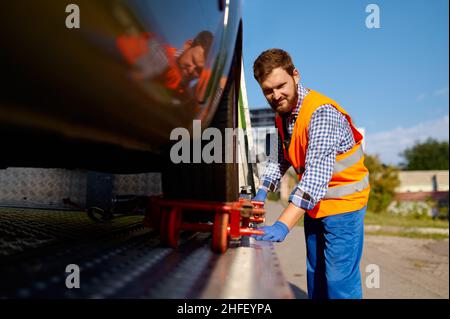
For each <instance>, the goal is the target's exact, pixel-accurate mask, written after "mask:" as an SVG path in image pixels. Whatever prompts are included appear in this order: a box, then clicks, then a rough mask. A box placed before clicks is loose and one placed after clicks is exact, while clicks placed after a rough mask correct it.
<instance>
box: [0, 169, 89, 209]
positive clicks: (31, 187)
mask: <svg viewBox="0 0 450 319" xmlns="http://www.w3.org/2000/svg"><path fill="white" fill-rule="evenodd" d="M63 198H70V200H71V201H72V202H74V203H77V204H79V205H81V206H84V204H85V201H86V172H85V171H82V170H67V169H56V168H48V169H47V168H20V167H19V168H16V167H14V168H7V169H2V170H0V205H5V206H21V207H51V208H70V206H67V205H65V204H64V203H63ZM72 208H73V207H72Z"/></svg>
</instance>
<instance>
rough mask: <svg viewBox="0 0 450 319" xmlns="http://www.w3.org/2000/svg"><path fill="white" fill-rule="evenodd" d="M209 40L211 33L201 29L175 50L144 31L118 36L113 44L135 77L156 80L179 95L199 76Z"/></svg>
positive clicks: (152, 34)
mask: <svg viewBox="0 0 450 319" xmlns="http://www.w3.org/2000/svg"><path fill="white" fill-rule="evenodd" d="M212 41H213V35H212V33H211V32H209V31H202V32H199V33H198V34H197V35H196V36H195V38H194V39H189V40H187V41H185V42H184V45H183V48H182V49H176V48H174V47H171V46H169V45H167V44H160V42H159V40H158V38H157V36H156V34H154V33H149V32H143V33H141V34H139V35H121V36H119V37H118V38H117V40H116V44H117V47H118V49H119V51H120V53H121V54H122V56H123V57H124V59H125V60H126V62H127V63H128V64H129V65H132V66H134V67H135V70H134V73H133V78H134V79H136V80H156V81H158V82H160V83H161V84H162V85H163V86H164V87H166V88H167V89H169V90H172V91H176V92H177V93H180V94H182V93H184V92H185V91H186V88H187V87H188V86H189V85H190V84H191V82H192V81H195V80H197V79H199V78H200V75H201V74H202V71H203V68H204V66H205V61H206V58H207V56H208V53H209V50H210V48H211V44H212ZM206 73H207V74H208V75H209V73H210V72H206ZM203 76H207V75H206V74H203ZM199 81H200V82H204V81H202V79H200V80H199Z"/></svg>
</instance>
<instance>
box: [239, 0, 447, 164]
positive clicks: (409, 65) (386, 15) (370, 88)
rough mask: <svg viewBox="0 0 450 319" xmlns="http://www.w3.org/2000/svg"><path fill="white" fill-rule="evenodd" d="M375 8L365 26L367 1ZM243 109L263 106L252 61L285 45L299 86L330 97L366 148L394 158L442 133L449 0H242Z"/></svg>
mask: <svg viewBox="0 0 450 319" xmlns="http://www.w3.org/2000/svg"><path fill="white" fill-rule="evenodd" d="M371 3H376V4H377V5H378V6H379V8H380V22H381V23H380V24H381V27H380V28H379V29H368V28H367V27H366V24H365V21H366V17H367V16H368V15H369V13H366V6H367V5H368V4H371ZM242 9H243V17H244V69H245V76H246V86H247V95H248V102H249V105H250V108H260V107H268V104H267V101H266V100H265V98H264V96H263V95H262V93H261V91H260V88H259V86H258V83H257V82H256V81H255V80H254V78H253V73H252V66H253V61H254V60H255V59H256V57H257V56H258V55H259V54H260V53H261V52H262V51H264V50H265V49H268V48H272V47H279V48H282V49H284V50H286V51H288V52H289V53H290V54H291V56H292V58H293V60H294V63H295V65H296V66H297V68H298V69H299V71H300V74H301V76H302V83H303V84H304V85H305V86H306V87H310V88H312V89H315V90H317V91H319V92H321V93H324V94H325V95H328V96H329V97H331V98H333V99H335V100H337V101H338V102H339V103H340V105H341V106H342V107H344V108H345V109H346V110H347V111H348V112H349V113H350V115H351V116H352V118H353V120H354V121H355V122H356V125H357V126H358V127H363V128H364V129H365V132H366V136H367V139H366V149H367V152H368V153H371V154H378V155H379V156H380V158H381V159H382V160H383V161H384V162H385V163H392V164H396V163H398V162H399V161H400V160H401V158H400V157H399V156H398V154H399V152H400V151H401V150H403V149H405V148H406V147H409V146H411V145H412V144H414V142H415V141H421V140H424V139H425V138H427V137H434V138H436V139H439V140H448V113H449V112H448V110H449V80H448V79H449V73H448V69H449V65H448V64H449V42H448V36H449V35H448V25H449V20H448V10H449V8H448V0H408V1H406V0H383V1H376V2H371V1H370V0H368V1H362V0H339V1H336V0H333V1H332V0H315V1H302V0H285V1H281V0H279V1H275V0H243V4H242Z"/></svg>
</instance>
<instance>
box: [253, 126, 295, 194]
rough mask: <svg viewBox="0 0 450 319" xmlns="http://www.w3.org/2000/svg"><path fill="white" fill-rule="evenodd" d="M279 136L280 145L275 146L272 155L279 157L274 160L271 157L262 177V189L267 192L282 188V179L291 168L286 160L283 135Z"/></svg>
mask: <svg viewBox="0 0 450 319" xmlns="http://www.w3.org/2000/svg"><path fill="white" fill-rule="evenodd" d="M277 132H278V131H277ZM277 135H278V143H277V145H274V149H273V151H272V153H271V154H273V155H276V156H278V158H274V157H273V156H271V157H270V158H269V160H268V162H267V164H266V167H265V170H264V174H263V176H262V177H261V181H262V183H261V186H260V188H262V189H264V190H265V191H266V192H269V191H270V192H275V191H277V190H278V188H279V186H280V180H281V177H283V175H284V173H286V171H287V170H288V169H289V167H291V163H289V161H288V160H286V159H285V158H284V153H283V144H282V141H281V135H280V134H277Z"/></svg>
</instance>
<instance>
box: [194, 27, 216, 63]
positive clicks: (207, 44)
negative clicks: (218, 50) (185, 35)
mask: <svg viewBox="0 0 450 319" xmlns="http://www.w3.org/2000/svg"><path fill="white" fill-rule="evenodd" d="M212 41H213V35H212V33H211V32H209V31H202V32H200V33H199V34H197V35H196V36H195V38H194V40H193V41H192V47H195V46H197V45H199V46H201V47H202V48H203V50H205V57H206V56H208V53H209V49H210V48H211V44H212Z"/></svg>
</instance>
